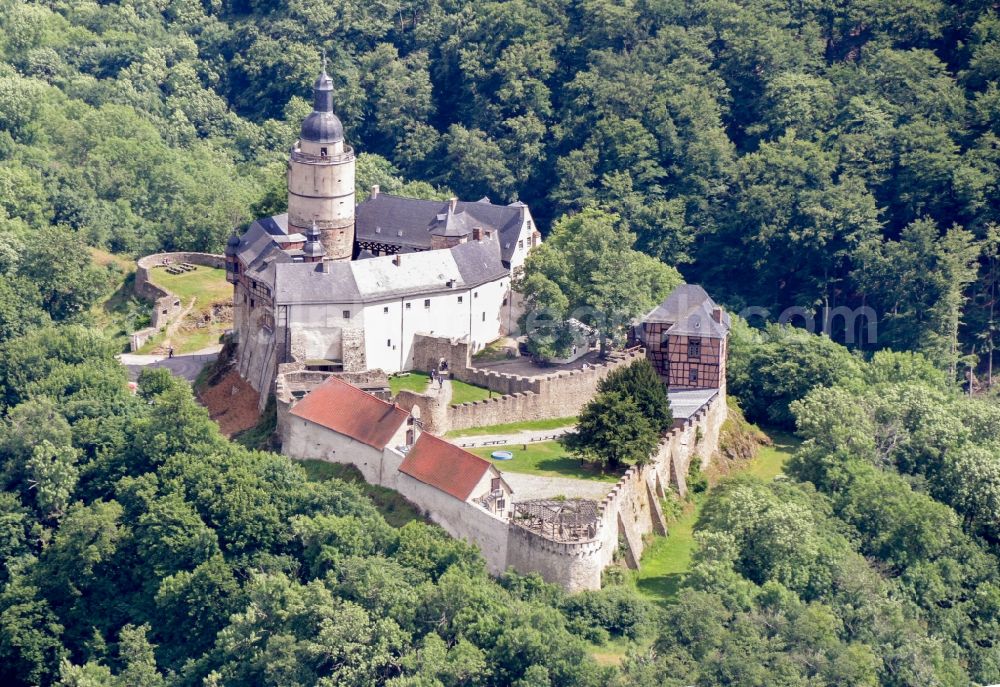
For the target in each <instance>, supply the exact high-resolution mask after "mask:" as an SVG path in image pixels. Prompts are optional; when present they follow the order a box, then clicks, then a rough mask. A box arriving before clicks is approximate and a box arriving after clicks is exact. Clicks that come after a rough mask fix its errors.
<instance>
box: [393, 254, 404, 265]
mask: <svg viewBox="0 0 1000 687" xmlns="http://www.w3.org/2000/svg"><path fill="white" fill-rule="evenodd" d="M402 262H403V261H402V258H401V257H400V255H399V253H396V254H395V255H393V256H392V264H393V265H395V266H396V267H399V266H400V265H401V264H402Z"/></svg>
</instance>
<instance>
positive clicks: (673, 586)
mask: <svg viewBox="0 0 1000 687" xmlns="http://www.w3.org/2000/svg"><path fill="white" fill-rule="evenodd" d="M704 496H705V495H704V494H698V495H696V496H695V497H694V498H693V499H692V500H691V501H690V502H688V503H686V504H685V507H684V512H683V513H682V514H681V516H680V517H678V518H677V519H676V520H675V521H673V522H672V523H670V524H669V525H668V527H667V531H668V532H669V535H668V536H666V537H654V538H653V541H652V542H651V543H650V544H649V546H647V547H646V550H645V551H643V552H642V561H641V564H640V566H639V570H638V571H636V573H635V576H634V579H635V585H636V587H638V589H639V591H640V592H642V594H643V595H644V596H647V597H649V598H650V599H653V600H654V601H664V600H666V599H672V598H673V597H674V596H675V595H676V594H677V590H678V589H679V588H680V585H681V581H682V580H683V579H684V575H685V574H686V573H687V570H688V568H689V567H690V565H691V556H692V555H693V554H694V524H695V522H697V521H698V515H699V514H700V513H701V505H702V503H703V502H704Z"/></svg>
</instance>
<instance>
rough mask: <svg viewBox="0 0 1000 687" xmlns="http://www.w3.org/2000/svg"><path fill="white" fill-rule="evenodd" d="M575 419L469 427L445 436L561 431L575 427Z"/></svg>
mask: <svg viewBox="0 0 1000 687" xmlns="http://www.w3.org/2000/svg"><path fill="white" fill-rule="evenodd" d="M576 421H577V418H575V417H557V418H554V419H551V420H525V421H524V422H508V423H506V424H503V425H489V426H486V427H470V428H469V429H456V430H455V431H453V432H448V433H447V434H445V436H447V437H474V436H484V435H486V434H516V433H517V432H536V431H542V430H546V429H562V428H563V427H573V426H575V425H576Z"/></svg>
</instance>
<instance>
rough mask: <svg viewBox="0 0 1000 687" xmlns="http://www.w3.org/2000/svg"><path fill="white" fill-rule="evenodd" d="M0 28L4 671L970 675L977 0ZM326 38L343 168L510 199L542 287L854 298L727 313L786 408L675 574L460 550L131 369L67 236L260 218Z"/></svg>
mask: <svg viewBox="0 0 1000 687" xmlns="http://www.w3.org/2000/svg"><path fill="white" fill-rule="evenodd" d="M0 27H2V29H3V30H2V31H0V418H2V421H0V487H2V490H3V491H2V493H0V683H3V684H10V685H66V686H77V687H96V686H101V687H103V686H109V687H119V686H121V687H125V686H128V687H132V686H138V685H142V686H143V687H146V686H154V687H156V686H158V685H163V686H170V687H173V686H175V685H177V686H181V685H220V686H221V685H240V686H242V685H247V686H249V685H255V686H256V685H274V686H275V687H277V686H279V685H280V686H282V687H285V686H291V685H302V686H303V687H305V686H307V685H331V686H332V685H347V686H354V685H357V686H368V685H390V686H393V687H403V686H406V687H417V686H419V687H453V686H455V687H458V686H460V685H477V686H479V685H481V686H484V687H501V686H508V685H516V686H518V687H535V686H540V687H546V686H552V687H556V686H559V687H563V686H565V687H569V686H571V685H583V686H587V685H594V686H595V687H596V686H598V685H613V686H615V687H652V686H654V685H662V686H666V687H682V686H687V685H698V686H699V687H709V686H711V685H720V684H731V685H747V686H750V685H754V686H757V685H761V686H763V685H767V686H769V687H770V686H786V685H787V686H789V687H792V686H800V685H802V686H804V685H810V686H815V685H830V686H833V685H886V686H889V687H903V686H910V685H913V686H920V687H923V686H927V685H949V686H951V685H954V686H956V687H957V686H959V685H971V684H990V683H997V682H1000V643H998V642H1000V639H998V638H1000V560H998V557H1000V528H998V524H997V513H998V512H1000V403H998V401H997V397H996V393H995V391H994V392H993V393H992V395H991V394H987V393H979V394H976V395H969V394H968V393H967V392H968V391H970V390H980V389H981V387H984V386H986V382H987V380H988V379H989V377H990V375H991V373H992V365H993V360H992V358H993V350H994V347H995V345H996V340H997V335H998V332H997V330H998V324H997V317H998V313H997V306H998V304H997V297H998V289H1000V230H998V221H1000V218H998V211H1000V206H998V198H1000V194H998V189H997V185H998V180H1000V169H998V166H1000V143H998V135H1000V128H998V127H1000V125H998V122H1000V88H998V76H1000V16H998V13H997V10H996V8H995V6H994V5H993V4H990V3H986V2H961V3H957V2H954V3H949V2H945V1H944V0H909V1H907V2H903V1H898V0H889V1H883V2H875V1H873V0H845V1H843V2H836V3H834V2H831V1H830V0H810V1H806V2H796V3H774V2H764V1H762V0H744V1H742V2H736V1H733V0H706V1H704V2H692V1H689V0H688V1H686V0H572V1H570V2H555V1H554V0H510V1H509V2H466V1H464V0H417V1H414V2H410V1H409V0H400V1H397V2H392V3H390V2H384V1H382V0H376V1H372V2H360V1H359V0H334V1H332V2H331V1H329V0H290V1H289V2H282V3H278V2H268V1H265V0H134V1H125V2H110V1H109V2H100V3H98V2H87V1H86V0H52V1H50V2H26V1H22V0H0ZM324 54H325V55H326V57H327V59H328V61H329V71H330V74H331V76H332V77H333V78H334V80H335V84H336V101H335V102H336V103H337V110H338V114H339V116H340V117H341V119H342V120H343V122H344V125H345V130H346V132H347V138H348V143H349V144H350V145H353V146H354V147H355V149H356V150H357V151H359V153H360V155H359V160H358V192H359V197H363V194H364V193H365V192H366V189H367V188H369V186H370V185H371V184H379V185H380V186H381V189H382V190H383V191H386V192H395V193H405V194H410V195H417V196H426V197H440V198H446V197H448V196H449V195H451V194H452V193H455V194H458V195H459V196H461V197H463V198H467V199H477V198H480V197H482V196H488V197H490V198H491V199H493V200H494V201H495V202H509V201H513V200H517V199H520V200H523V201H525V202H527V203H529V204H530V206H531V208H532V213H533V214H534V216H535V217H536V218H537V220H538V222H539V225H540V226H541V228H542V230H543V232H544V233H545V234H546V235H547V236H552V237H553V241H551V247H548V246H549V244H548V243H546V244H543V248H544V249H545V250H544V252H542V253H540V255H541V256H542V257H541V258H539V259H538V260H537V261H536V262H537V264H536V265H529V277H532V278H533V279H534V281H533V284H534V287H532V288H533V289H534V290H531V289H529V293H528V295H529V297H530V298H535V299H537V301H538V302H539V303H540V304H543V305H551V303H552V302H559V303H562V304H564V306H565V307H569V306H571V305H579V304H592V305H593V304H597V305H602V304H607V303H614V302H615V299H617V298H619V297H624V296H622V294H621V292H620V291H616V290H615V289H613V288H611V286H614V285H615V284H616V282H617V281H619V280H618V276H619V275H620V274H627V275H629V276H630V277H631V281H634V282H641V283H643V284H646V285H647V286H649V285H651V286H650V288H653V289H654V290H655V288H661V287H663V286H664V285H666V284H674V283H676V282H677V280H678V279H679V278H681V277H682V278H684V279H685V280H686V281H688V282H695V283H701V284H703V285H705V287H706V288H707V289H708V290H709V292H710V293H712V295H713V297H714V298H716V299H717V300H718V301H719V302H720V303H722V304H724V305H725V306H726V307H727V309H729V310H730V311H731V312H733V313H738V312H740V311H741V310H742V309H744V308H746V307H758V308H767V309H769V310H771V311H773V312H778V311H780V310H781V309H783V308H786V307H789V306H799V307H802V308H806V309H810V310H811V309H814V308H818V307H830V308H834V307H839V306H846V307H849V308H855V307H861V306H865V307H870V308H872V309H873V310H874V311H875V312H876V313H877V315H878V320H879V329H878V340H877V341H864V342H863V345H855V346H851V347H846V346H844V345H842V344H841V343H838V342H837V341H836V340H834V339H837V338H842V335H845V334H846V332H843V331H841V332H836V331H835V332H833V334H834V337H833V338H829V337H825V336H817V335H813V334H809V333H806V332H803V331H802V330H799V329H793V328H790V327H783V326H779V325H776V324H769V325H766V326H763V325H762V323H760V322H756V321H755V322H754V323H753V324H754V325H757V326H755V327H751V326H749V325H748V324H747V323H746V322H745V321H743V320H741V319H739V318H735V324H734V329H733V332H732V334H731V352H730V363H729V370H728V372H729V390H730V392H731V394H732V395H733V396H735V397H736V398H737V399H738V400H739V403H740V404H741V406H742V408H743V410H744V411H745V413H746V415H747V418H748V419H749V420H751V421H753V422H756V423H759V424H761V425H764V426H767V427H772V428H785V429H789V430H795V431H796V432H797V433H798V435H799V436H800V437H801V438H802V439H803V440H804V443H803V444H802V446H801V448H799V450H798V451H797V452H796V454H795V456H794V458H793V459H792V460H791V461H790V462H789V463H788V464H787V465H786V466H785V471H784V474H783V475H782V476H780V477H779V478H778V479H775V480H773V481H768V482H763V481H760V480H753V479H749V478H745V477H737V478H734V479H728V480H723V481H722V482H721V483H720V484H719V485H718V486H715V487H714V488H713V489H711V491H710V492H709V493H708V494H707V495H706V500H705V503H704V506H703V509H702V511H701V516H700V518H699V520H698V522H697V525H696V527H695V532H696V535H695V536H696V538H697V549H696V551H695V554H694V563H693V565H692V567H691V569H690V571H689V572H688V573H687V575H686V576H685V577H684V579H683V582H682V587H681V590H680V592H679V593H678V595H677V596H676V598H675V599H674V600H673V601H672V602H670V603H667V604H659V603H654V602H652V601H650V600H648V599H647V598H645V597H644V596H642V595H640V594H639V593H638V592H637V591H636V589H635V588H634V586H633V585H631V584H630V583H629V580H628V579H627V578H626V577H624V576H621V575H617V574H614V572H612V573H611V574H609V575H608V579H607V585H606V586H605V588H604V589H602V590H600V591H595V592H585V593H582V594H578V595H566V594H564V593H563V592H561V591H560V590H559V589H557V588H554V587H551V586H549V585H546V584H545V583H543V582H542V581H541V580H540V579H539V578H537V577H535V576H520V575H515V574H513V573H508V574H506V575H503V576H501V577H500V578H499V579H493V578H490V577H489V576H488V575H487V574H486V572H485V569H484V565H483V562H482V559H481V557H480V555H479V554H478V552H477V551H476V550H475V549H474V548H472V547H470V546H468V545H466V544H464V543H462V542H457V541H453V540H451V539H449V538H448V537H447V536H446V535H445V534H444V533H443V532H442V531H441V530H440V529H438V528H436V527H433V526H431V525H428V524H426V523H424V522H422V521H421V520H419V519H416V520H412V521H410V522H406V523H402V522H397V521H392V522H390V520H388V519H387V516H386V514H384V513H382V512H380V511H379V510H378V509H377V508H376V506H375V505H374V504H373V502H372V501H371V500H370V499H368V498H367V497H366V496H365V495H364V494H363V493H362V491H361V490H360V489H359V487H357V486H356V485H353V484H350V483H348V482H345V481H342V480H340V479H336V478H334V479H327V480H314V479H310V478H309V477H308V475H307V473H306V472H305V471H304V470H303V468H302V467H301V466H299V465H296V464H295V463H293V462H292V461H290V460H289V459H287V458H286V457H284V456H281V455H278V454H275V453H270V452H266V451H258V450H253V449H249V448H246V447H243V446H241V445H239V444H237V443H233V442H230V441H228V440H226V439H224V438H223V437H222V435H221V434H220V433H219V431H218V429H217V427H216V426H215V425H214V424H213V423H212V422H211V421H210V420H209V418H208V415H207V413H206V411H205V410H204V409H203V408H202V407H201V406H200V405H199V404H198V403H197V402H196V400H195V399H194V397H193V395H192V392H191V390H190V388H189V387H188V385H186V384H185V383H182V382H179V381H177V380H175V379H173V378H170V377H169V376H167V375H165V374H163V373H151V374H146V375H144V376H143V377H142V378H141V379H140V381H139V385H138V392H137V393H136V394H132V393H131V392H130V391H129V389H128V387H127V384H126V381H127V380H126V376H125V372H124V370H123V369H122V368H121V367H120V366H119V365H118V363H117V362H116V360H115V359H114V355H115V354H116V353H118V352H120V348H119V343H120V342H118V341H116V340H114V339H113V338H111V337H109V336H108V335H107V333H106V332H104V331H102V328H101V326H100V325H99V322H98V320H96V319H95V316H94V308H95V307H97V306H99V304H100V303H101V302H102V300H103V299H105V298H107V297H108V294H109V292H111V291H113V290H114V289H115V288H116V286H117V284H118V283H119V282H120V280H121V274H119V273H117V272H116V271H115V268H114V265H111V266H109V267H101V266H98V265H95V264H94V263H93V262H92V260H91V257H90V253H89V252H88V249H91V248H100V249H103V250H108V251H111V252H114V253H116V254H120V255H124V256H133V257H134V256H136V255H139V254H142V253H148V252H152V251H155V250H160V249H166V250H171V249H191V250H219V249H220V248H221V246H222V244H223V243H224V242H225V240H226V237H227V236H228V235H229V234H230V232H231V231H232V229H233V228H234V227H243V226H245V225H246V224H247V223H248V222H250V221H251V220H252V219H254V218H256V217H258V216H262V215H265V214H269V213H270V214H273V213H276V212H280V211H283V209H284V203H285V200H284V199H285V186H284V184H285V176H284V175H285V156H286V154H287V149H288V147H289V146H290V145H291V144H292V142H293V141H294V140H295V137H296V131H297V126H298V123H299V121H300V120H301V118H302V116H303V115H304V114H305V113H306V112H307V111H308V109H309V107H310V106H309V103H308V96H309V93H310V87H311V84H312V81H313V79H314V78H315V76H316V73H317V71H318V69H319V66H320V64H321V62H322V59H323V55H324ZM542 258H544V259H542ZM582 261H585V262H586V266H587V269H586V270H584V269H576V266H577V265H579V264H581V262H582ZM626 266H627V267H628V268H629V269H628V270H626V271H624V272H623V271H622V270H623V268H624V267H626ZM625 281H629V280H625ZM595 284H597V285H602V286H607V287H608V288H607V289H605V290H596V291H599V292H598V293H597V295H596V296H595V295H593V292H594V291H595V289H593V288H592V287H593V286H594V285H595ZM625 295H626V296H627V294H625ZM600 299H603V300H600ZM633 300H634V299H633ZM970 371H971V372H973V373H974V374H975V375H976V376H977V377H978V378H979V382H978V383H977V384H974V385H973V386H974V387H975V388H974V389H969V388H968V387H965V388H963V387H962V386H960V384H959V380H961V379H963V378H964V376H965V374H966V373H968V372H970ZM608 642H613V643H618V644H619V645H624V646H626V647H627V649H626V650H625V651H624V657H623V659H622V660H621V661H620V662H618V663H614V664H608V663H606V662H601V661H598V660H597V659H596V658H595V657H594V647H595V646H603V645H606V644H607V643H608Z"/></svg>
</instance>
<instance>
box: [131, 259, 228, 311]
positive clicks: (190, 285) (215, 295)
mask: <svg viewBox="0 0 1000 687" xmlns="http://www.w3.org/2000/svg"><path fill="white" fill-rule="evenodd" d="M149 278H150V280H151V281H152V282H153V283H154V284H156V285H157V286H162V287H163V288H165V289H166V290H167V291H170V292H171V293H173V294H175V295H176V296H177V297H178V298H180V299H181V303H184V304H185V305H187V304H188V303H190V302H191V299H192V298H194V299H195V304H194V306H195V308H204V307H207V306H210V305H212V304H213V303H218V302H221V301H228V300H230V299H231V298H232V297H233V287H232V284H230V283H229V282H227V281H226V271H225V270H221V269H217V268H215V267H203V266H199V267H197V268H196V269H195V270H194V271H192V272H185V273H183V274H168V273H167V271H166V270H165V269H163V268H162V267H156V268H153V269H151V270H150V271H149Z"/></svg>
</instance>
